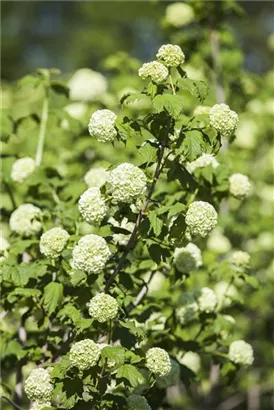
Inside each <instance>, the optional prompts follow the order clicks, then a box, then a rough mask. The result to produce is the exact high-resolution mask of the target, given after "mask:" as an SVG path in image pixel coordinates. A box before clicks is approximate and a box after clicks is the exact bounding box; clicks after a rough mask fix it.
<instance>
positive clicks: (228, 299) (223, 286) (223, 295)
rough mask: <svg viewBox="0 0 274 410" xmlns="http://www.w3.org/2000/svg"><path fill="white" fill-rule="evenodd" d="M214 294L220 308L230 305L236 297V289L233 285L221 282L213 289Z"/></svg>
mask: <svg viewBox="0 0 274 410" xmlns="http://www.w3.org/2000/svg"><path fill="white" fill-rule="evenodd" d="M214 291H215V294H216V296H217V298H218V302H219V304H220V305H221V306H229V305H231V303H232V301H233V299H235V298H236V297H237V295H238V292H237V289H236V288H235V286H234V285H232V284H230V285H229V284H228V283H227V282H224V281H221V282H219V283H217V284H216V286H215V287H214Z"/></svg>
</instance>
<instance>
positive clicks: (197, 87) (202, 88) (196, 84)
mask: <svg viewBox="0 0 274 410" xmlns="http://www.w3.org/2000/svg"><path fill="white" fill-rule="evenodd" d="M177 85H178V86H179V88H180V90H183V91H188V92H189V93H190V94H191V95H193V97H195V98H198V99H199V101H201V102H203V101H204V100H205V98H206V96H207V94H208V87H207V85H206V83H205V82H204V81H200V80H191V79H190V78H180V79H179V80H178V82H177Z"/></svg>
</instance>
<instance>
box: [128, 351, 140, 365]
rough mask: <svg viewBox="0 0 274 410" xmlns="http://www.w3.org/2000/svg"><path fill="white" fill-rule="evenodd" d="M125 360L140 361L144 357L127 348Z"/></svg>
mask: <svg viewBox="0 0 274 410" xmlns="http://www.w3.org/2000/svg"><path fill="white" fill-rule="evenodd" d="M125 360H126V361H127V360H128V361H129V362H130V363H139V362H140V361H141V360H143V357H141V356H139V355H137V354H135V353H133V352H132V351H131V350H127V351H126V353H125Z"/></svg>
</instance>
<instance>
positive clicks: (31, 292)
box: [7, 288, 41, 303]
mask: <svg viewBox="0 0 274 410" xmlns="http://www.w3.org/2000/svg"><path fill="white" fill-rule="evenodd" d="M40 295H41V292H40V290H38V289H30V288H16V289H14V290H13V291H12V292H11V293H10V294H9V295H8V297H7V300H8V302H9V303H14V302H15V301H16V300H17V299H18V296H19V297H24V298H37V297H39V296H40Z"/></svg>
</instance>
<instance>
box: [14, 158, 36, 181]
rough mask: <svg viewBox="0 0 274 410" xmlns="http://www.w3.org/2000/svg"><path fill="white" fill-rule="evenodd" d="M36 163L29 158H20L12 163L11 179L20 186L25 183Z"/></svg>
mask: <svg viewBox="0 0 274 410" xmlns="http://www.w3.org/2000/svg"><path fill="white" fill-rule="evenodd" d="M35 168H36V163H35V161H34V159H32V158H30V157H25V158H20V159H18V160H17V161H15V162H14V164H13V165H12V169H11V175H10V177H11V179H12V180H13V181H15V182H19V183H20V184H21V183H22V182H24V181H25V179H27V178H28V177H29V176H30V175H31V174H32V173H33V171H34V170H35Z"/></svg>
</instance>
